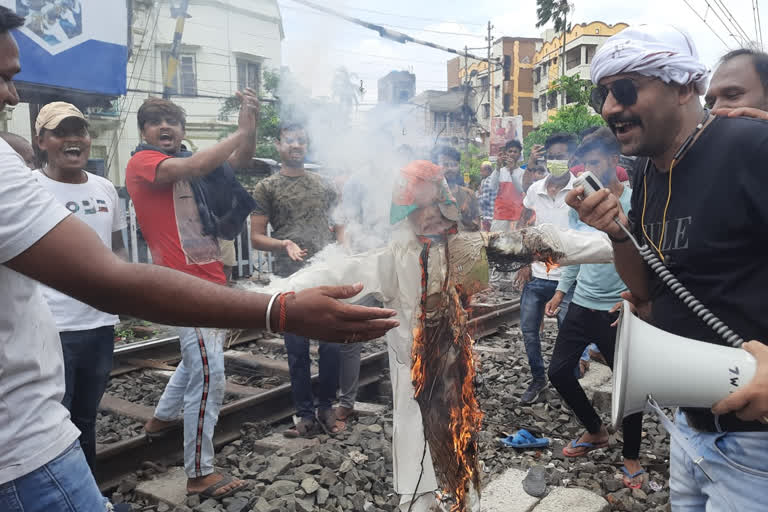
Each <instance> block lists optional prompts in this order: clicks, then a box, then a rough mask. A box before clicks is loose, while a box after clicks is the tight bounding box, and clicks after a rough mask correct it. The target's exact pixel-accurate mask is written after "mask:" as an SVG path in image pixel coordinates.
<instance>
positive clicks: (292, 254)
mask: <svg viewBox="0 0 768 512" xmlns="http://www.w3.org/2000/svg"><path fill="white" fill-rule="evenodd" d="M283 248H284V249H285V252H286V253H288V257H289V258H291V259H292V260H293V261H304V258H306V257H307V250H306V249H302V248H301V247H299V245H298V244H297V243H296V242H292V241H290V240H283Z"/></svg>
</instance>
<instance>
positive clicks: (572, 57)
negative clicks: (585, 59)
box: [565, 46, 581, 69]
mask: <svg viewBox="0 0 768 512" xmlns="http://www.w3.org/2000/svg"><path fill="white" fill-rule="evenodd" d="M580 64H581V46H577V47H576V48H574V49H572V50H571V51H569V52H568V53H566V54H565V67H566V68H567V69H573V68H575V67H576V66H578V65H580Z"/></svg>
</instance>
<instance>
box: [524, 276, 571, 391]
mask: <svg viewBox="0 0 768 512" xmlns="http://www.w3.org/2000/svg"><path fill="white" fill-rule="evenodd" d="M557 284H558V282H557V281H551V280H549V279H539V278H537V277H534V278H533V279H531V280H530V281H529V282H528V283H527V284H526V285H525V287H524V288H523V296H522V298H521V299H520V330H521V331H522V332H523V342H524V343H525V353H526V354H527V355H528V365H529V366H530V367H531V375H532V376H533V379H534V380H545V379H546V373H547V368H546V366H545V365H544V357H543V356H542V355H541V339H540V338H539V329H540V328H541V321H542V319H543V318H544V306H546V305H547V302H549V301H550V300H552V297H553V296H554V295H555V291H557ZM574 288H575V286H572V287H571V289H570V290H569V291H568V293H567V294H566V295H565V297H563V301H562V302H561V303H560V312H559V313H558V314H557V325H558V327H559V326H560V324H562V323H563V320H564V319H565V315H566V313H568V305H569V304H570V303H571V299H572V298H573V290H574Z"/></svg>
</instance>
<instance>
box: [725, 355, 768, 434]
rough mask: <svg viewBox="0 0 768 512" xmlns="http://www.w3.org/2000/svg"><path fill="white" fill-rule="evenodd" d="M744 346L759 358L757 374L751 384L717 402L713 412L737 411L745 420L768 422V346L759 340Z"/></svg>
mask: <svg viewBox="0 0 768 512" xmlns="http://www.w3.org/2000/svg"><path fill="white" fill-rule="evenodd" d="M742 348H743V349H744V350H746V351H747V352H749V353H750V354H752V355H753V356H755V359H757V371H756V372H755V376H754V377H753V378H752V380H751V381H750V382H749V384H747V385H746V386H744V387H743V388H741V389H739V390H738V391H736V392H734V393H733V394H731V395H730V396H729V397H728V398H726V399H724V400H721V401H720V402H718V403H717V404H715V406H714V407H713V408H712V412H713V413H715V414H726V413H729V412H735V413H736V416H738V417H739V418H740V419H742V420H744V421H760V422H762V423H766V424H768V346H766V345H764V344H763V343H760V342H759V341H750V342H748V343H745V344H744V345H742Z"/></svg>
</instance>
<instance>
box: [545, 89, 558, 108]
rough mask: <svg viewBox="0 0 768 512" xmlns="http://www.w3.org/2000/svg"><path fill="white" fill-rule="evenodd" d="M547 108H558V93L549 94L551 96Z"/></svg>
mask: <svg viewBox="0 0 768 512" xmlns="http://www.w3.org/2000/svg"><path fill="white" fill-rule="evenodd" d="M547 100H548V101H547V108H550V109H553V108H557V93H556V92H551V93H549V96H548V98H547Z"/></svg>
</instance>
